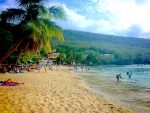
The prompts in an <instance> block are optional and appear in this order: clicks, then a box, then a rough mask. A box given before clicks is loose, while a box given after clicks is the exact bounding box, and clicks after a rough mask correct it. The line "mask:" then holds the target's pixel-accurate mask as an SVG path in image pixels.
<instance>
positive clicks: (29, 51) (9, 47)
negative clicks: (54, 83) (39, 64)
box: [0, 0, 65, 63]
mask: <svg viewBox="0 0 150 113" xmlns="http://www.w3.org/2000/svg"><path fill="white" fill-rule="evenodd" d="M43 1H44V0H28V1H27V0H16V2H17V3H18V4H19V6H18V8H11V9H7V10H5V11H2V12H1V14H0V26H3V27H2V28H0V41H1V44H0V49H1V53H0V63H3V62H5V63H6V62H13V63H15V62H27V61H29V60H30V59H33V58H35V59H37V58H39V56H40V52H41V51H44V52H50V51H51V45H50V38H52V37H57V38H58V39H59V40H63V35H62V29H61V28H60V27H59V26H58V25H56V23H55V22H53V20H54V19H64V18H65V14H64V11H63V9H62V8H61V7H56V6H51V7H50V8H47V7H45V6H44V5H43ZM8 58H9V59H8Z"/></svg>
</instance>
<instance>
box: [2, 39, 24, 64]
mask: <svg viewBox="0 0 150 113" xmlns="http://www.w3.org/2000/svg"><path fill="white" fill-rule="evenodd" d="M23 40H24V38H20V39H19V40H18V41H17V42H16V43H15V44H14V46H13V47H12V48H11V49H10V50H8V51H7V52H6V53H5V54H4V55H3V56H2V57H0V63H3V62H4V61H5V60H6V59H7V58H8V57H9V56H11V55H12V54H13V53H14V52H15V51H16V50H17V48H18V47H19V46H20V44H21V43H22V42H23Z"/></svg>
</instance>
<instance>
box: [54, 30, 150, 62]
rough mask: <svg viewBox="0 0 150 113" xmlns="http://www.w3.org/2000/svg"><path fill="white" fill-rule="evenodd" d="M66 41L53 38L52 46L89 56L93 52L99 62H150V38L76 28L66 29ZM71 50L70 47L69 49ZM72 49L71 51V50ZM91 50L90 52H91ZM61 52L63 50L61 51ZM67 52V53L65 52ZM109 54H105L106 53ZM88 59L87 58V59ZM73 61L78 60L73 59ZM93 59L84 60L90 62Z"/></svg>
mask: <svg viewBox="0 0 150 113" xmlns="http://www.w3.org/2000/svg"><path fill="white" fill-rule="evenodd" d="M63 34H64V38H65V41H64V42H62V43H60V42H58V41H57V40H54V39H53V40H52V46H53V47H54V48H55V47H56V48H60V46H61V48H62V46H63V48H64V49H66V50H67V49H69V48H72V49H71V50H73V49H75V50H74V51H77V52H82V53H83V54H84V55H86V56H89V55H90V54H93V56H95V53H96V55H97V56H96V57H97V58H95V59H96V60H95V61H94V62H93V63H97V64H133V63H136V64H141V63H142V64H143V63H144V64H148V63H150V40H148V39H140V38H134V37H121V36H113V35H105V34H97V33H89V32H82V31H74V30H64V32H63ZM69 50H70V49H69ZM71 50H70V51H71ZM89 51H90V54H89ZM59 52H61V51H59ZM64 54H66V53H64ZM106 54H107V55H108V54H109V56H105V55H106ZM86 60H87V59H86ZM73 61H76V60H75V59H73ZM89 62H92V61H84V62H83V63H89Z"/></svg>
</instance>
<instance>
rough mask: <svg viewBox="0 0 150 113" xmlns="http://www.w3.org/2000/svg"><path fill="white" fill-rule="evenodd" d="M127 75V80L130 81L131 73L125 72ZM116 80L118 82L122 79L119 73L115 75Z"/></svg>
mask: <svg viewBox="0 0 150 113" xmlns="http://www.w3.org/2000/svg"><path fill="white" fill-rule="evenodd" d="M127 75H128V78H129V79H130V78H131V76H132V72H131V71H127ZM116 79H117V81H119V80H120V79H122V76H121V73H119V74H117V75H116Z"/></svg>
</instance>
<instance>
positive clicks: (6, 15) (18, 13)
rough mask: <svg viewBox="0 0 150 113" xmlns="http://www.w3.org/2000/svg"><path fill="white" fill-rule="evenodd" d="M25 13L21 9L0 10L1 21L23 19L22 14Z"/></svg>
mask: <svg viewBox="0 0 150 113" xmlns="http://www.w3.org/2000/svg"><path fill="white" fill-rule="evenodd" d="M25 15H26V11H24V10H23V9H19V8H18V9H15V8H12V9H7V10H6V11H2V13H1V16H0V17H1V21H4V22H11V21H13V22H14V21H15V22H17V21H21V20H22V19H24V16H25Z"/></svg>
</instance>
